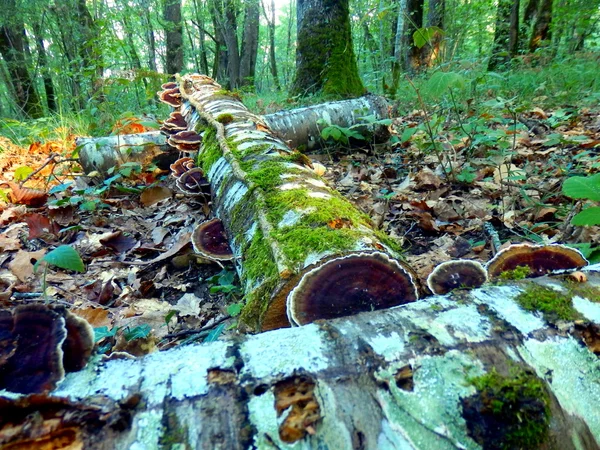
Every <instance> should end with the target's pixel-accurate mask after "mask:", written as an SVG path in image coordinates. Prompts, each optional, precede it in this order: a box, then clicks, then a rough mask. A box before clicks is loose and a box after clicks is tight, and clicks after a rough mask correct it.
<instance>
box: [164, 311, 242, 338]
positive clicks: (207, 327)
mask: <svg viewBox="0 0 600 450" xmlns="http://www.w3.org/2000/svg"><path fill="white" fill-rule="evenodd" d="M228 319H231V316H223V317H221V318H220V319H219V320H217V321H215V322H214V323H211V324H210V325H204V326H203V327H202V328H199V329H194V330H182V331H178V332H177V333H170V334H167V335H165V336H164V338H163V339H171V338H178V337H182V336H188V335H190V334H199V333H202V332H204V331H208V330H211V329H213V328H214V327H216V326H217V325H220V324H222V323H223V322H225V321H226V320H228Z"/></svg>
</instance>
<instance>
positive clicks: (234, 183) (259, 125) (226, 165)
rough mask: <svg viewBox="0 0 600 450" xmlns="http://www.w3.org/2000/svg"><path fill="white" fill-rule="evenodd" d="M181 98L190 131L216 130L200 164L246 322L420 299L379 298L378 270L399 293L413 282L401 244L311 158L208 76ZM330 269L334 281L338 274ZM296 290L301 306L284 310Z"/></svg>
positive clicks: (186, 80) (193, 78)
mask: <svg viewBox="0 0 600 450" xmlns="http://www.w3.org/2000/svg"><path fill="white" fill-rule="evenodd" d="M180 91H181V95H182V98H183V99H184V100H187V101H188V102H189V103H190V104H191V105H192V107H193V108H192V109H189V108H184V110H187V111H189V112H188V113H187V114H186V116H187V117H188V118H189V120H190V121H189V122H188V124H189V128H190V129H194V128H196V129H197V128H198V126H201V125H200V124H201V123H202V121H203V122H206V123H207V124H208V125H207V126H206V128H205V129H204V135H203V142H202V147H201V149H200V154H199V156H198V160H199V161H200V166H201V168H202V169H203V170H204V173H205V174H207V177H208V180H209V181H210V184H211V188H212V192H213V193H215V195H214V196H213V200H212V207H213V211H214V213H215V215H216V217H218V218H219V219H221V221H222V222H223V225H224V227H225V230H226V231H227V235H228V236H229V244H230V246H231V249H232V251H233V254H234V255H235V264H236V269H237V271H238V275H239V277H240V280H241V283H242V286H243V290H244V293H245V305H244V307H243V310H242V315H241V320H242V321H243V322H244V323H246V324H247V325H249V326H250V327H252V328H254V329H272V328H277V327H281V326H286V325H289V322H288V316H289V317H290V318H291V319H292V320H296V321H297V322H298V323H300V322H301V321H304V320H305V319H306V318H309V317H312V316H311V314H312V313H315V314H318V313H320V312H323V310H325V309H327V308H328V306H327V305H331V304H336V305H338V302H339V304H345V302H348V301H350V300H356V302H354V303H351V304H348V305H346V306H339V308H336V309H335V311H337V312H338V313H339V310H345V308H350V309H353V308H358V307H366V308H375V309H378V308H381V307H382V305H383V304H384V302H392V303H394V304H398V303H402V302H406V301H409V300H411V299H414V298H416V293H415V291H414V289H412V288H411V287H410V286H407V287H406V289H405V290H404V291H394V290H393V289H390V290H389V291H388V293H389V295H384V296H382V297H381V298H379V297H378V298H377V299H375V298H373V294H372V290H371V284H372V282H373V281H374V280H377V279H378V276H379V274H380V270H381V271H382V273H388V272H392V273H393V274H390V275H389V281H390V283H392V285H393V286H394V288H395V287H397V285H400V284H402V283H404V282H406V283H407V284H408V281H407V280H408V278H410V275H408V278H402V279H400V278H401V274H402V271H403V270H404V269H403V268H402V267H401V263H399V262H398V261H396V260H395V259H394V255H395V251H397V250H398V247H397V244H395V242H394V241H393V240H391V239H389V238H388V237H387V236H385V235H383V234H382V233H380V232H378V231H376V230H375V229H374V228H373V225H372V224H371V220H370V218H369V217H368V216H366V215H365V214H363V213H361V212H359V211H358V210H357V209H355V208H354V206H352V205H351V204H350V203H349V202H348V201H347V200H346V199H345V198H344V197H343V196H341V195H340V194H339V193H337V192H336V191H334V190H332V189H330V188H329V187H327V186H326V185H325V183H323V181H322V180H321V179H320V178H319V177H318V176H317V175H316V174H315V173H314V172H313V171H312V170H311V169H309V168H307V167H306V166H305V164H307V162H306V157H304V156H303V155H302V154H300V153H299V152H293V151H292V150H291V149H290V148H289V147H288V146H287V145H286V144H284V143H283V141H281V140H280V139H278V138H276V137H275V136H274V135H273V133H271V132H270V131H269V129H268V127H267V126H266V124H265V122H264V121H263V120H262V119H261V118H260V117H258V116H256V115H254V114H252V113H250V112H249V111H248V110H247V109H246V107H245V106H244V105H243V104H242V103H241V102H240V101H239V100H236V98H235V97H233V96H227V95H224V94H222V93H221V92H222V89H221V87H220V86H219V85H218V84H216V83H214V82H213V81H212V80H211V79H209V78H208V77H205V76H202V75H190V76H186V77H183V78H182V79H181V80H180ZM194 110H195V112H196V113H199V115H200V118H199V119H200V122H198V118H196V117H195V114H194ZM223 117H227V120H226V121H225V119H222V118H223ZM219 120H221V121H224V122H225V124H221V123H220V122H219ZM196 124H198V126H197V125H196ZM377 251H378V252H377ZM373 252H375V253H373ZM332 270H335V273H336V277H332V276H330V275H331V274H329V272H330V271H332ZM339 276H342V278H341V279H339V278H338V277H339ZM333 280H336V282H335V283H333V285H332V284H331V281H333ZM362 284H364V285H365V286H363V285H362ZM358 285H360V286H358ZM384 285H385V286H386V287H389V286H387V284H385V283H383V284H382V283H380V284H379V285H377V286H375V288H377V289H379V288H382V287H383V286H384ZM295 288H297V290H295V291H294V296H293V297H294V298H295V299H296V300H294V302H293V305H292V306H291V307H289V306H288V307H286V299H287V297H288V293H290V291H292V290H294V289H295ZM355 295H358V296H359V297H360V298H355ZM288 303H289V300H288ZM303 308H306V309H308V310H310V311H304V309H303ZM301 309H302V311H300V310H301ZM286 311H287V313H286ZM329 312H331V310H330V311H329ZM294 314H296V315H294ZM323 314H328V312H323Z"/></svg>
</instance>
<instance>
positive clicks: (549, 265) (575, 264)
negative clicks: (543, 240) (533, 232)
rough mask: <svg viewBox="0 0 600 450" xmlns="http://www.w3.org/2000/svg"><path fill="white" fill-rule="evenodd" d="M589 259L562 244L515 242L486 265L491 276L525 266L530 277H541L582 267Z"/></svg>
mask: <svg viewBox="0 0 600 450" xmlns="http://www.w3.org/2000/svg"><path fill="white" fill-rule="evenodd" d="M587 265H588V261H587V259H585V258H584V256H583V255H582V254H581V252H579V250H575V249H574V248H570V247H565V246H564V245H560V244H552V245H532V244H515V245H511V246H509V247H507V248H505V249H504V250H501V251H500V252H498V254H497V255H496V256H494V258H492V259H491V260H490V261H489V262H488V263H487V266H486V269H487V272H488V275H489V277H490V278H495V277H498V276H500V274H501V273H502V272H506V271H508V270H515V269H516V268H517V267H521V266H525V267H529V269H530V275H529V276H530V277H539V276H542V275H546V274H547V273H551V272H556V271H560V270H571V269H580V268H581V267H584V266H587Z"/></svg>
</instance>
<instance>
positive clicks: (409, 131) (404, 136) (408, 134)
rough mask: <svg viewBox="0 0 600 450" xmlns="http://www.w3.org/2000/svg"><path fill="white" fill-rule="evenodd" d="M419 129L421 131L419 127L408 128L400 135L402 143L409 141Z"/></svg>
mask: <svg viewBox="0 0 600 450" xmlns="http://www.w3.org/2000/svg"><path fill="white" fill-rule="evenodd" d="M417 131H419V128H418V127H412V128H406V129H405V130H404V132H403V133H402V136H401V137H400V141H401V142H402V143H404V142H406V141H408V140H409V139H410V138H411V137H412V136H413V134H415V133H416V132H417Z"/></svg>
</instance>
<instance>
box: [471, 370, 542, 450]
mask: <svg viewBox="0 0 600 450" xmlns="http://www.w3.org/2000/svg"><path fill="white" fill-rule="evenodd" d="M469 382H470V383H471V384H472V385H473V386H474V387H475V389H476V390H477V394H476V395H475V396H473V397H470V398H469V399H466V401H463V415H464V416H465V419H466V420H467V425H468V427H469V431H470V434H471V435H472V436H473V438H474V439H475V440H476V441H477V442H478V443H480V444H482V445H483V447H484V448H500V449H515V448H520V449H531V448H538V447H539V446H540V444H543V443H544V442H545V441H546V439H547V437H548V429H549V422H550V398H549V396H548V392H547V390H546V387H545V386H544V383H543V381H542V380H540V379H539V378H538V377H537V376H535V375H534V374H532V373H529V372H527V371H525V370H524V369H522V368H513V370H511V374H510V376H503V375H500V374H499V373H498V372H496V370H495V369H493V370H491V371H490V372H488V373H486V374H485V375H482V376H480V377H477V378H472V379H470V380H469Z"/></svg>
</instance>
